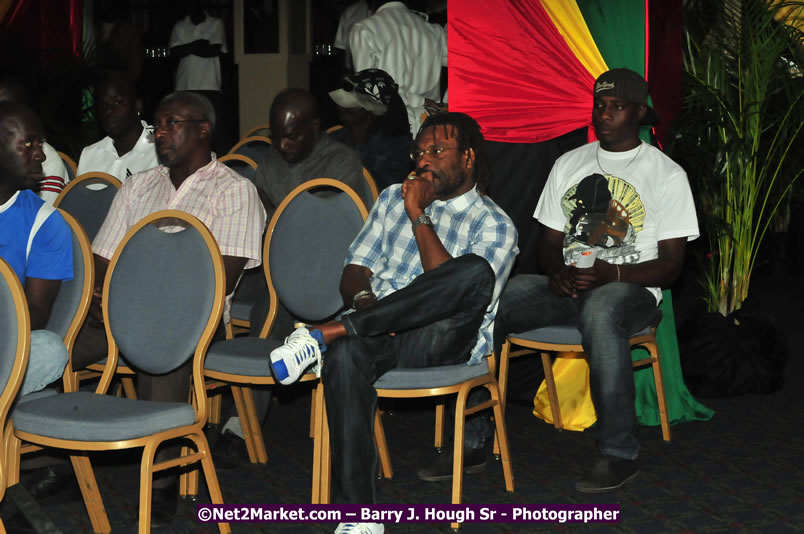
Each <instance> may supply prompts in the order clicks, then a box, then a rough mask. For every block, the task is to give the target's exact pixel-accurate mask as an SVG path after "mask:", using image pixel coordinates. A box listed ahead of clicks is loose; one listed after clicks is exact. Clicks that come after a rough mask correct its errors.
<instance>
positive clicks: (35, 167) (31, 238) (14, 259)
mask: <svg viewBox="0 0 804 534" xmlns="http://www.w3.org/2000/svg"><path fill="white" fill-rule="evenodd" d="M43 142H44V138H43V134H42V123H41V122H40V121H39V119H38V118H37V117H36V115H34V113H33V112H32V111H30V110H29V109H28V108H26V107H24V106H22V105H20V104H14V103H9V102H0V258H2V259H3V260H5V261H6V263H8V264H9V265H10V266H11V268H12V269H13V270H14V272H15V273H17V277H18V278H19V280H20V283H21V284H22V287H23V289H24V290H25V297H26V299H27V301H28V311H29V313H30V317H31V355H30V358H29V360H28V369H27V370H26V372H25V378H24V379H23V382H22V386H21V388H20V395H25V394H27V393H31V392H33V391H38V390H40V389H42V388H44V387H45V386H47V385H48V384H49V383H51V382H53V381H55V380H58V379H59V378H60V377H61V375H62V373H63V372H64V367H65V366H66V365H67V358H68V355H67V349H66V348H65V346H64V341H63V340H62V339H61V338H60V337H59V336H58V335H56V334H55V333H53V332H50V331H48V330H44V328H45V327H46V325H47V322H48V319H49V317H50V311H51V309H52V307H53V302H54V300H55V299H56V295H57V294H58V292H59V286H60V285H61V281H62V280H71V279H72V277H73V252H72V237H71V234H70V228H69V227H68V225H67V223H66V222H65V221H64V218H63V217H62V216H61V214H60V213H59V212H58V211H55V210H53V208H52V207H50V206H49V205H45V203H44V201H43V200H42V199H40V198H39V197H38V196H36V194H35V193H33V192H32V191H31V190H30V188H31V187H33V186H35V185H36V183H37V182H38V181H39V180H41V179H42V177H43V176H44V175H43V172H42V162H43V161H44V160H45V155H44V153H43V152H42V144H43Z"/></svg>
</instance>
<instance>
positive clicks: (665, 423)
mask: <svg viewBox="0 0 804 534" xmlns="http://www.w3.org/2000/svg"><path fill="white" fill-rule="evenodd" d="M645 347H646V348H647V349H648V351H650V355H651V358H652V359H653V363H652V364H651V367H652V368H653V381H654V382H655V383H656V400H657V402H658V405H659V419H660V420H661V422H662V438H663V439H664V440H665V441H670V438H671V436H670V418H669V416H668V414H667V401H666V399H665V396H664V379H663V378H662V364H661V361H660V360H659V349H658V347H657V346H656V343H655V342H654V343H650V344H647V345H645Z"/></svg>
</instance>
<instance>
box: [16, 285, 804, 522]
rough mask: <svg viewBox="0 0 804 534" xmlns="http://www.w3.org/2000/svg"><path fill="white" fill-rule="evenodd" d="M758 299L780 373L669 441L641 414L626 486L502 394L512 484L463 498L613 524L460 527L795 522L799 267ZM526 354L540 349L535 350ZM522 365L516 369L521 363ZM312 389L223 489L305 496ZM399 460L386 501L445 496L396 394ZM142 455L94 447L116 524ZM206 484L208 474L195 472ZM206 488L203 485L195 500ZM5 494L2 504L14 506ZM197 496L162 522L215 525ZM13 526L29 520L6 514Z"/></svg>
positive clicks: (288, 394)
mask: <svg viewBox="0 0 804 534" xmlns="http://www.w3.org/2000/svg"><path fill="white" fill-rule="evenodd" d="M752 290H753V291H754V293H755V294H756V295H759V296H758V297H757V298H758V299H759V304H760V306H761V307H762V309H763V310H766V311H767V312H769V313H771V314H772V315H773V317H774V318H775V322H776V324H777V326H778V327H779V328H780V329H781V330H782V331H784V332H786V333H787V336H788V341H789V344H790V347H791V360H790V362H789V364H788V367H787V372H786V376H787V379H786V383H785V386H784V388H783V389H782V390H780V391H778V392H777V393H775V394H772V395H767V396H760V395H747V396H741V397H736V398H722V399H706V400H704V402H705V404H707V405H708V406H710V407H711V408H713V409H714V410H715V412H716V415H715V417H714V418H713V419H712V420H711V421H709V422H705V423H685V424H680V425H676V426H674V427H673V441H672V442H671V443H669V444H668V443H664V442H663V441H662V439H661V431H660V430H659V429H658V428H643V429H642V430H641V433H640V440H641V445H642V452H641V456H640V458H641V462H642V473H641V474H640V476H639V477H638V478H637V479H636V480H634V481H633V482H632V483H631V484H629V485H628V486H626V487H625V488H624V489H623V490H621V491H619V492H617V493H613V494H608V495H600V496H587V495H582V494H578V493H576V492H575V491H574V490H573V488H572V486H573V482H574V480H575V478H576V477H577V476H578V475H579V474H580V472H581V470H582V469H583V468H584V467H585V466H586V465H587V464H588V462H589V460H590V459H591V458H592V457H593V455H594V453H595V439H594V434H593V432H591V431H590V432H584V433H575V432H558V431H556V430H555V429H554V428H553V427H552V426H551V425H548V424H546V423H545V422H543V421H541V420H539V419H536V418H535V417H533V416H532V415H531V408H530V407H529V406H528V405H527V404H525V403H515V402H511V403H509V409H508V412H507V416H506V419H507V424H508V433H509V438H510V442H511V454H512V459H513V468H514V475H515V479H516V491H515V492H514V493H507V492H506V491H505V489H504V484H503V478H502V469H501V468H500V464H499V462H491V463H490V467H489V469H488V470H487V471H486V472H485V473H482V474H480V475H474V476H467V477H466V479H465V483H464V494H463V495H464V502H467V503H478V504H481V503H488V504H494V503H528V504H555V503H558V504H572V503H618V504H619V505H620V508H621V522H620V523H619V524H616V525H611V524H593V525H570V524H565V525H560V524H554V525H542V524H516V525H514V524H500V523H497V524H484V523H467V524H465V525H463V526H462V528H461V531H462V532H465V533H485V532H489V533H503V532H547V531H565V530H579V529H582V530H584V531H592V532H651V533H652V532H757V533H760V532H762V533H765V532H773V533H782V532H800V531H804V470H803V469H801V451H804V433H802V431H801V423H802V421H804V417H802V402H801V394H800V391H801V384H802V378H804V362H802V361H801V359H798V358H796V356H797V353H798V350H797V348H798V347H800V346H801V344H802V341H804V339H802V329H801V328H800V326H799V323H800V319H801V317H803V316H804V314H803V313H802V312H804V310H803V309H802V308H804V294H803V293H804V284H803V283H802V280H801V277H787V276H781V277H780V276H767V277H765V278H764V279H760V280H757V281H756V282H755V286H754V287H753V288H752ZM534 360H535V358H534ZM529 369H530V367H527V368H522V369H521V371H518V373H519V374H520V375H525V376H526V375H527V374H528V373H529V372H530V371H529ZM308 417H309V396H308V395H307V394H306V391H305V390H304V387H303V386H299V387H296V388H289V389H284V390H282V391H281V392H280V394H279V395H278V398H276V399H275V403H274V404H273V406H272V408H271V411H270V414H269V420H268V422H267V424H266V426H265V428H264V433H265V438H266V444H267V447H268V456H269V458H268V463H267V464H266V465H262V466H252V465H243V466H241V467H239V468H237V469H233V470H221V471H219V480H220V484H221V486H222V488H223V492H224V499H225V501H226V502H227V503H238V504H248V503H285V504H293V503H307V502H309V499H310V486H311V476H312V475H311V470H310V466H311V463H312V440H310V439H309V437H307V431H308ZM384 422H385V428H386V432H387V434H388V441H389V447H390V451H391V454H392V459H393V463H394V475H395V476H394V478H393V479H392V480H381V481H380V482H379V483H378V500H379V502H386V503H448V502H449V501H450V484H449V483H426V482H421V481H419V480H418V479H417V478H416V475H415V472H416V469H417V468H418V467H419V466H421V465H422V464H424V463H425V462H428V461H429V460H431V459H432V455H433V454H434V453H433V450H432V446H431V444H432V425H433V412H432V410H431V409H430V408H429V407H428V406H426V405H422V404H421V403H418V402H416V403H414V404H412V405H406V404H399V405H396V406H394V407H393V409H392V412H391V413H390V414H386V415H385V416H384ZM137 461H138V460H137V459H136V458H134V457H132V456H131V455H127V454H120V453H114V454H105V455H99V456H98V457H97V458H95V459H94V460H93V465H94V466H95V472H96V475H97V478H98V483H99V485H100V489H101V493H102V495H103V498H104V503H105V506H106V510H107V513H108V516H109V520H110V522H111V525H112V528H113V531H114V532H135V528H134V521H135V519H136V510H137V506H136V501H137V487H138V483H137V480H138V479H137V476H138V464H137ZM202 487H203V484H202ZM204 498H205V496H204V495H203V494H202V500H203V499H204ZM8 501H9V499H8V497H7V498H6V502H5V503H4V507H3V508H4V513H3V515H4V517H5V518H8V517H9V516H10V515H12V514H13V512H14V509H13V505H11V504H10V503H9V502H8ZM43 510H44V512H45V513H46V514H48V516H49V517H50V518H51V519H52V520H53V522H54V523H55V524H56V525H57V526H58V528H59V529H60V530H61V531H62V532H64V533H72V532H90V531H91V528H90V523H89V520H88V518H87V515H86V512H85V510H84V507H83V504H82V502H81V501H80V500H75V499H73V500H69V499H62V500H56V501H53V502H47V503H44V504H43ZM194 514H195V505H194V504H191V503H182V504H181V505H180V515H179V517H178V518H177V519H176V520H175V521H174V522H173V523H172V524H171V525H170V527H168V528H166V529H161V530H159V532H176V533H183V532H188V533H189V532H216V531H217V529H216V528H214V525H213V526H211V525H207V524H201V523H197V522H196V521H195V516H194ZM232 527H233V531H234V532H278V533H295V532H299V533H305V532H313V533H317V532H321V533H323V532H331V531H332V529H333V528H334V525H332V524H320V525H313V524H233V525H232ZM386 528H387V530H386V531H387V532H389V533H395V532H400V533H402V532H404V533H424V532H445V533H446V532H448V531H449V526H448V525H443V524H423V523H419V524H414V523H411V524H398V525H386ZM7 529H8V531H9V532H12V533H14V532H18V533H22V532H31V530H30V529H26V528H24V526H20V524H19V523H18V521H16V520H13V521H7Z"/></svg>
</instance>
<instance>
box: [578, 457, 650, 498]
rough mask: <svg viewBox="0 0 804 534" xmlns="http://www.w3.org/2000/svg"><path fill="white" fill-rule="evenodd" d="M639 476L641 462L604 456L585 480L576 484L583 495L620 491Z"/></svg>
mask: <svg viewBox="0 0 804 534" xmlns="http://www.w3.org/2000/svg"><path fill="white" fill-rule="evenodd" d="M638 474H639V462H637V461H636V460H626V459H625V458H618V457H616V456H610V455H608V454H604V455H602V456H601V457H600V459H599V460H598V461H597V462H596V463H595V465H594V466H593V467H592V469H591V470H590V471H589V472H588V473H586V474H585V475H584V476H583V478H581V479H580V480H579V481H578V482H576V483H575V491H579V492H581V493H606V492H609V491H614V490H618V489H620V488H621V487H623V486H624V485H625V484H626V483H627V482H629V481H630V480H633V479H634V478H635V477H636V476H637V475H638Z"/></svg>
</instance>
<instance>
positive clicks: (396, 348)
mask: <svg viewBox="0 0 804 534" xmlns="http://www.w3.org/2000/svg"><path fill="white" fill-rule="evenodd" d="M411 158H412V159H413V161H414V163H415V167H416V173H415V175H414V176H411V178H410V179H407V180H405V181H404V183H402V184H396V185H392V186H390V187H388V188H387V189H385V190H384V191H383V192H382V193H381V194H380V196H379V198H378V199H377V202H376V203H375V204H374V207H373V208H372V210H371V213H370V214H369V216H368V219H367V220H366V223H365V225H364V226H363V229H362V230H361V231H360V233H359V234H358V236H357V238H356V239H355V241H354V242H353V243H352V245H351V247H350V249H349V254H348V255H347V258H346V266H345V267H344V269H343V275H342V277H341V286H340V288H341V293H342V294H343V298H344V303H345V304H346V305H347V306H348V307H350V308H353V309H354V310H355V311H354V312H353V313H350V314H347V315H344V316H343V317H342V318H341V320H339V321H333V322H329V323H325V324H323V325H319V326H316V327H314V328H312V329H310V330H307V329H306V328H298V329H296V331H294V332H293V333H292V334H291V335H290V336H289V337H288V338H287V340H286V343H285V344H284V345H283V346H281V347H279V348H277V349H275V350H274V351H273V352H272V353H271V365H272V367H273V371H274V376H275V377H276V378H277V379H278V380H279V381H280V382H282V383H283V384H289V383H292V382H294V381H296V380H297V379H298V377H299V376H300V375H301V374H302V373H303V372H304V371H305V369H307V368H308V367H310V366H311V365H314V364H316V363H317V362H319V361H322V362H323V368H322V373H321V377H322V380H323V383H324V391H325V395H326V403H327V415H328V418H329V429H330V435H331V451H332V479H333V502H336V503H373V502H375V488H374V478H375V475H376V473H377V451H376V450H375V447H374V439H373V434H372V429H373V420H374V419H373V418H374V410H375V407H376V404H377V394H376V391H375V390H374V386H373V384H374V381H375V380H376V379H377V378H379V377H380V376H381V375H383V374H384V373H385V372H386V371H389V370H391V369H393V368H396V367H407V368H413V367H432V366H439V365H450V364H457V363H461V362H467V361H468V362H469V363H470V364H473V363H479V362H480V361H481V359H482V358H483V357H484V356H486V355H488V354H490V353H491V348H492V324H493V322H494V314H495V312H496V310H497V300H498V298H499V295H500V292H501V290H502V287H503V285H504V284H505V282H506V280H507V279H508V275H509V273H510V271H511V267H512V265H513V263H514V258H515V257H516V255H517V253H518V249H517V232H516V229H515V227H514V224H513V222H511V219H510V218H509V217H508V216H507V215H506V214H505V213H504V212H503V211H502V210H501V209H500V208H499V207H498V206H497V205H496V204H495V203H494V202H493V201H492V200H491V199H490V198H489V197H487V196H486V195H485V194H483V192H482V191H483V189H484V186H485V184H486V180H487V176H488V167H487V164H486V157H485V148H484V146H483V136H482V134H481V133H480V128H479V127H478V125H477V123H476V122H475V121H474V120H473V119H472V118H471V117H469V116H468V115H465V114H463V113H442V114H438V115H433V116H431V117H429V118H428V119H427V120H426V121H425V123H424V124H423V125H422V127H421V130H419V134H418V135H417V137H416V142H415V144H414V147H413V150H412V151H411ZM468 435H469V433H467V437H468ZM351 528H354V527H351ZM364 528H365V527H364ZM368 528H369V530H368V532H381V531H382V529H381V527H380V526H372V527H368ZM341 531H344V532H348V531H349V530H344V529H343V528H342V529H341ZM358 531H359V530H358ZM336 532H338V531H336Z"/></svg>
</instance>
